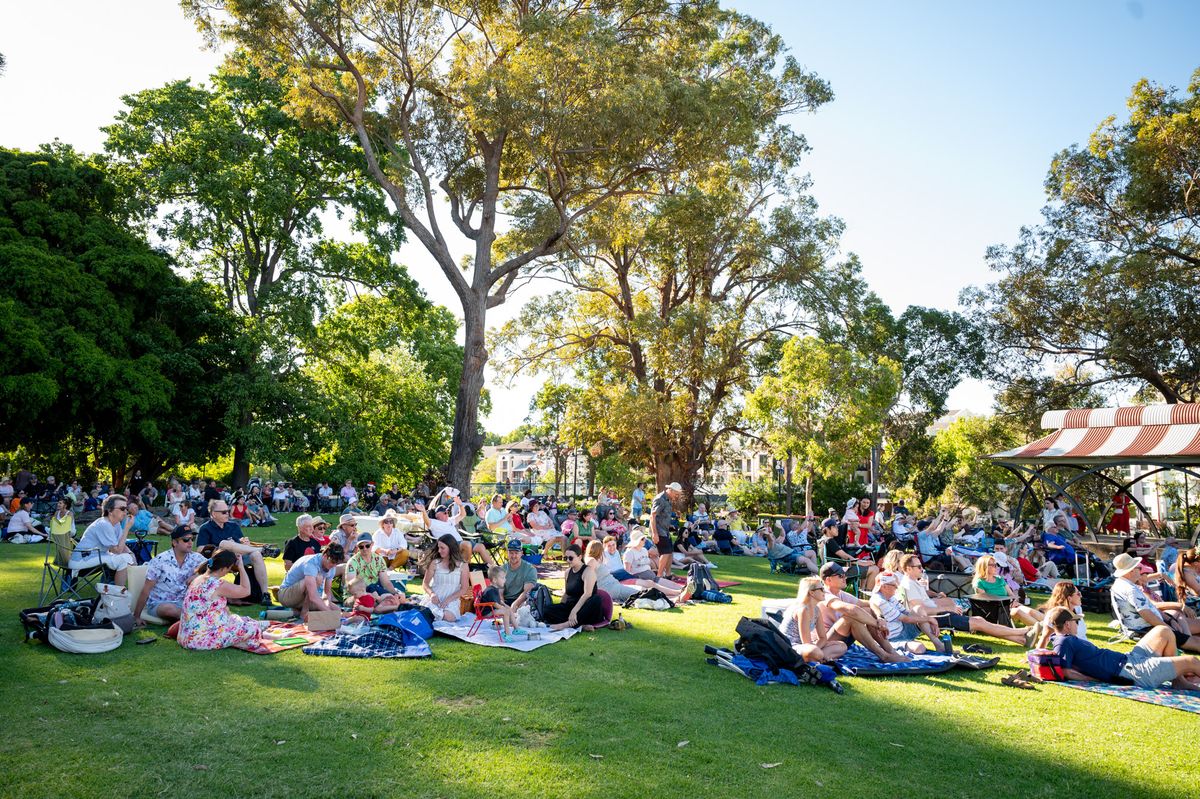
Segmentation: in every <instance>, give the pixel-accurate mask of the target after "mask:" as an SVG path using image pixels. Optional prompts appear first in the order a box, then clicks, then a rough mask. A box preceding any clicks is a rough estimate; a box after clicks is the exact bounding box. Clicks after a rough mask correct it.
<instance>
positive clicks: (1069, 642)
mask: <svg viewBox="0 0 1200 799" xmlns="http://www.w3.org/2000/svg"><path fill="white" fill-rule="evenodd" d="M1050 646H1051V647H1052V648H1053V649H1054V651H1055V652H1056V653H1058V654H1059V655H1060V656H1061V657H1062V659H1063V663H1064V664H1066V667H1067V668H1068V669H1075V671H1079V672H1082V673H1084V674H1086V675H1087V676H1089V677H1091V678H1092V679H1093V680H1100V681H1101V682H1117V681H1118V680H1119V679H1120V677H1121V669H1122V668H1124V667H1125V661H1126V657H1125V655H1122V654H1121V653H1120V652H1114V651H1113V650H1111V649H1101V648H1100V647H1098V646H1096V645H1095V644H1093V643H1092V642H1091V641H1085V640H1084V639H1082V638H1076V637H1075V636H1074V635H1062V634H1055V635H1054V636H1053V637H1052V638H1051V639H1050Z"/></svg>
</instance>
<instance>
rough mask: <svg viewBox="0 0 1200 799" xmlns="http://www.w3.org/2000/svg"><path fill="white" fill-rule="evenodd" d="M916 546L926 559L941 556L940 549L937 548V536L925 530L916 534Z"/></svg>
mask: <svg viewBox="0 0 1200 799" xmlns="http://www.w3.org/2000/svg"><path fill="white" fill-rule="evenodd" d="M917 546H919V547H920V548H921V554H922V555H926V556H928V557H936V556H938V555H940V554H942V548H941V547H939V546H938V539H937V536H936V535H934V534H933V533H930V532H927V531H925V530H922V531H921V532H919V533H917Z"/></svg>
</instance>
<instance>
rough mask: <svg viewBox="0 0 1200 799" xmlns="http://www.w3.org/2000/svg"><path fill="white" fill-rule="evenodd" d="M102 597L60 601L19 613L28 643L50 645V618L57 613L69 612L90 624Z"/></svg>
mask: <svg viewBox="0 0 1200 799" xmlns="http://www.w3.org/2000/svg"><path fill="white" fill-rule="evenodd" d="M99 603H100V597H98V596H97V597H94V598H92V599H60V600H59V601H57V602H51V603H50V604H49V605H46V606H44V607H40V608H26V609H25V610H22V611H21V612H20V613H18V614H17V615H18V617H19V618H20V619H21V626H22V627H24V628H25V640H26V641H41V642H42V643H44V644H46V643H49V639H48V635H47V634H48V632H49V630H50V617H51V616H52V615H53V614H54V612H55V611H69V612H71V613H72V614H73V616H74V618H75V619H76V620H78V621H79V622H90V621H91V620H92V615H93V614H94V613H95V612H96V606H97V605H98V604H99Z"/></svg>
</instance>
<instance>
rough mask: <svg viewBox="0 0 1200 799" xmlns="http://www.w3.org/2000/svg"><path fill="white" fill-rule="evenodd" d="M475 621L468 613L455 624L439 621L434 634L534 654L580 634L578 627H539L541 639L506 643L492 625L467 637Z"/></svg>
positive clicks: (520, 639) (436, 623)
mask: <svg viewBox="0 0 1200 799" xmlns="http://www.w3.org/2000/svg"><path fill="white" fill-rule="evenodd" d="M473 621H475V617H474V616H473V615H471V614H470V613H468V614H467V615H466V616H460V617H459V618H458V620H457V621H455V623H453V624H451V623H449V622H444V621H438V622H434V624H433V630H434V632H437V633H441V634H442V635H447V636H450V637H451V638H457V639H458V640H460V641H466V642H467V643H468V644H478V645H479V646H496V647H503V648H505V649H516V650H517V651H518V652H532V651H533V650H535V649H538V648H540V647H543V646H546V645H547V644H554V643H557V642H559V641H564V640H566V639H568V638H570V637H571V636H572V635H574V634H575V633H577V632H579V628H578V627H568V628H567V629H565V630H549V629H546V628H545V627H539V628H538V629H537V630H535V632H537V633H539V634H540V635H541V638H539V639H536V640H533V641H529V640H527V639H526V638H525V637H524V636H521V635H516V636H513V640H512V641H504V640H502V639H501V638H500V634H499V633H498V632H497V631H496V629H495V628H494V627H493V626H492V625H491V624H490V623H488V624H482V625H480V627H479V629H478V630H477V631H476V632H475V634H474V635H470V636H469V635H467V633H468V632H470V630H471V623H472V622H473Z"/></svg>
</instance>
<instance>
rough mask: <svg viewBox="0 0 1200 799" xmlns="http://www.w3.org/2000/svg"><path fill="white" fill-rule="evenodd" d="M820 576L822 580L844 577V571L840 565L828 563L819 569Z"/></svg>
mask: <svg viewBox="0 0 1200 799" xmlns="http://www.w3.org/2000/svg"><path fill="white" fill-rule="evenodd" d="M820 574H821V577H822V578H825V577H845V576H846V570H845V569H843V568H842V564H840V563H833V562H830V563H826V564H825V565H824V566H822V567H821V572H820Z"/></svg>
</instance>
